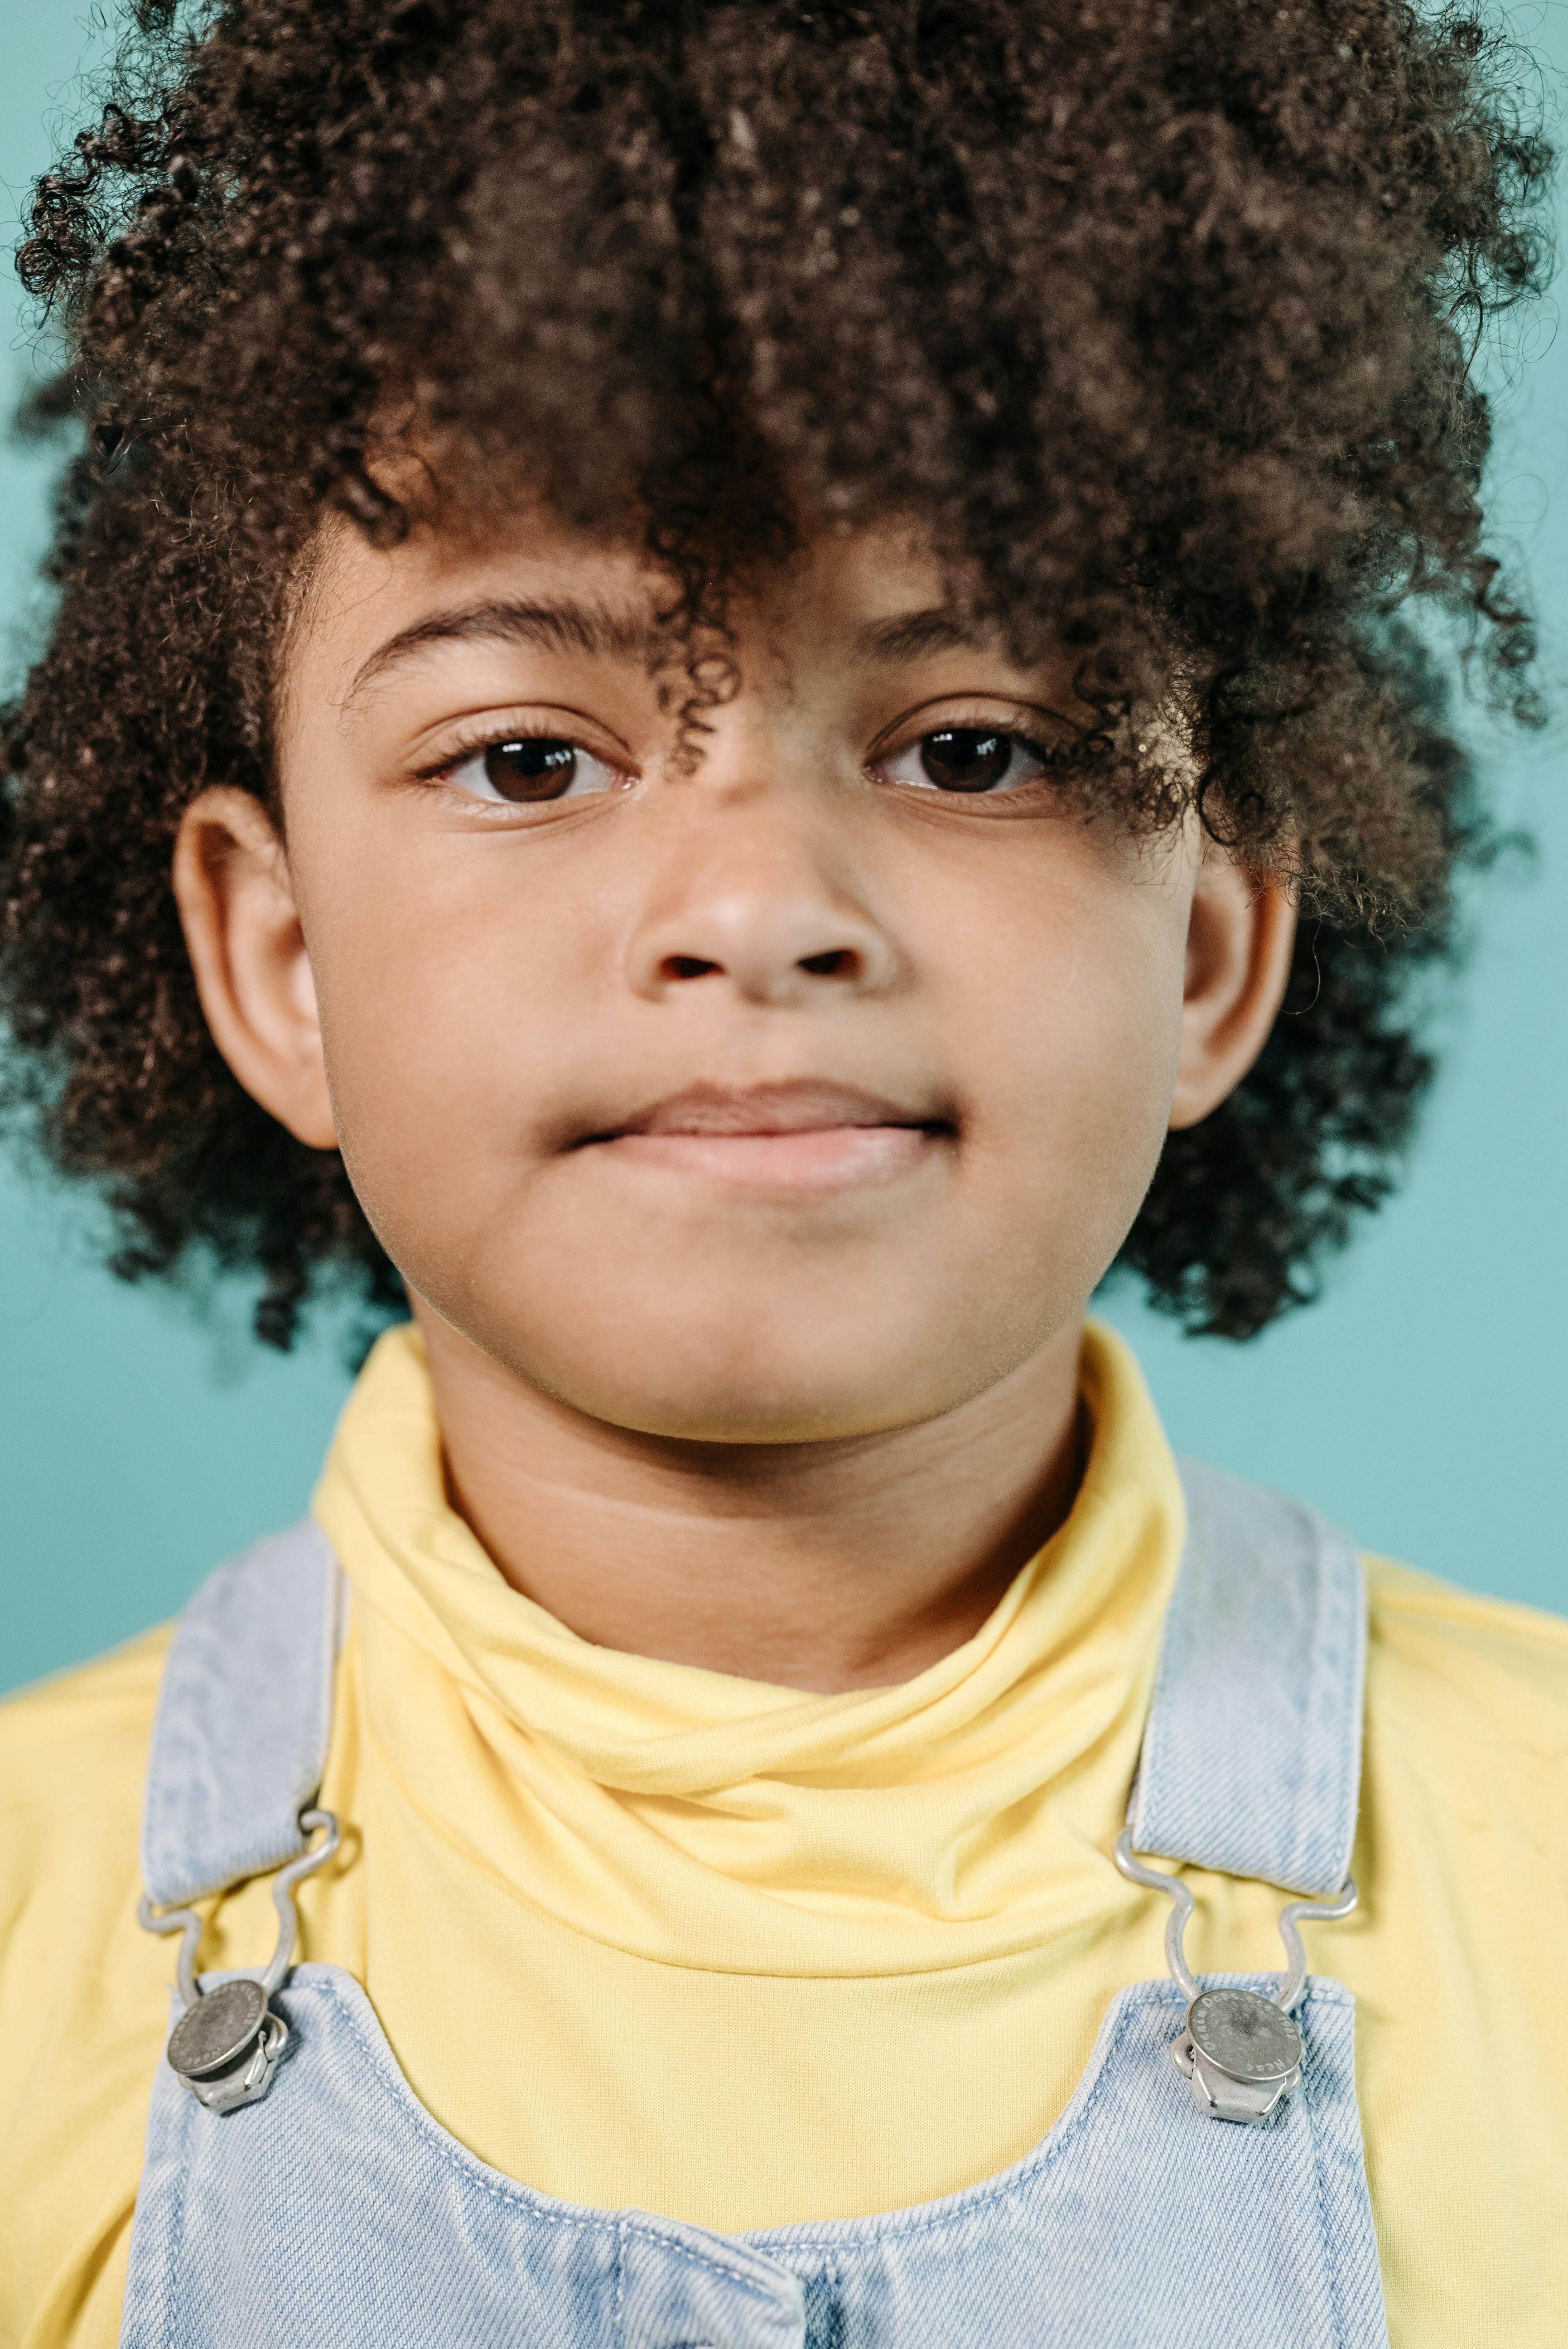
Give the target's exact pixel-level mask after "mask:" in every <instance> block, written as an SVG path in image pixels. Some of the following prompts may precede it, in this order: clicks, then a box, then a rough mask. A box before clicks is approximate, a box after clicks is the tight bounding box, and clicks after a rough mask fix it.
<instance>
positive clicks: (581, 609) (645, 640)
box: [344, 597, 978, 709]
mask: <svg viewBox="0 0 1568 2349" xmlns="http://www.w3.org/2000/svg"><path fill="white" fill-rule="evenodd" d="M666 641H667V638H666V637H665V632H664V631H663V630H662V629H661V628H660V627H659V626H658V625H657V623H656V622H655V619H654V618H653V617H652V616H650V615H648V614H647V613H645V612H635V611H630V610H623V611H616V610H614V608H612V607H611V606H610V605H605V604H581V603H576V602H573V601H571V600H567V601H564V602H559V603H536V602H524V601H517V600H515V599H511V598H505V597H494V598H490V599H489V600H487V601H486V602H484V603H482V604H463V605H458V606H457V607H456V608H455V609H454V610H452V611H449V612H431V613H429V614H428V615H427V616H426V617H425V618H424V619H422V620H415V621H414V622H412V623H411V625H410V626H407V627H406V628H399V629H398V631H397V635H396V636H388V637H387V641H386V643H385V644H384V645H378V646H377V647H376V650H375V651H374V652H373V653H371V654H370V655H369V657H368V658H367V659H366V660H365V661H363V662H362V663H361V664H360V667H359V668H358V669H357V670H356V674H355V678H354V682H353V684H352V686H351V687H350V688H349V690H348V693H347V695H346V697H345V701H344V707H345V709H351V708H352V707H353V705H354V703H355V702H356V700H357V699H358V698H359V697H360V695H361V694H363V693H365V692H366V691H367V690H368V689H369V688H370V687H371V686H373V685H375V684H376V683H377V681H378V680H379V679H380V678H384V677H386V676H387V675H388V674H389V673H390V672H391V671H392V670H393V669H396V668H400V667H403V666H404V665H405V664H406V663H407V662H409V661H413V660H417V659H418V657H419V656H420V655H421V654H422V653H425V652H427V651H428V650H429V648H430V647H432V646H434V645H472V644H503V645H525V646H527V647H529V648H530V649H531V651H534V652H546V653H575V654H577V655H579V656H580V657H583V658H584V659H588V660H611V661H618V662H621V663H624V664H625V665H627V666H632V665H635V666H637V667H646V666H647V664H648V660H649V658H650V656H651V655H653V654H654V652H655V649H656V647H658V646H659V645H660V644H661V643H663V642H666ZM854 642H855V649H856V651H857V652H858V653H859V654H860V656H861V658H862V659H866V660H880V661H913V660H922V659H928V658H929V657H931V656H932V655H933V654H934V653H944V652H959V651H966V650H968V649H969V648H970V647H973V646H974V645H975V644H976V643H977V642H978V636H977V635H976V632H975V629H974V628H973V627H972V626H967V625H966V624H965V622H964V620H962V619H961V618H960V617H959V616H958V614H957V613H956V612H954V610H952V609H951V607H950V606H948V605H932V606H931V607H930V608H929V609H927V610H925V611H923V612H900V613H897V614H895V615H894V616H892V618H891V619H886V620H873V621H872V622H871V623H870V624H869V625H868V626H865V627H863V628H861V629H859V630H857V632H856V635H855V639H854Z"/></svg>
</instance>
